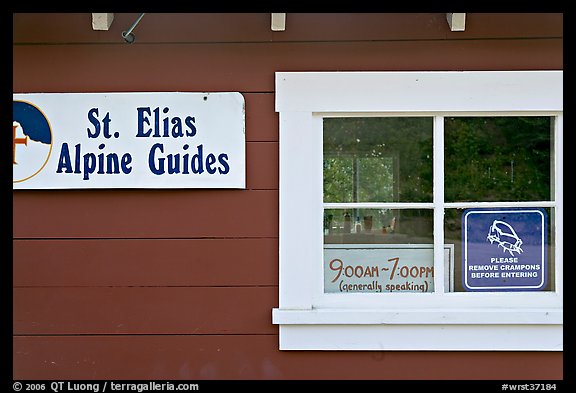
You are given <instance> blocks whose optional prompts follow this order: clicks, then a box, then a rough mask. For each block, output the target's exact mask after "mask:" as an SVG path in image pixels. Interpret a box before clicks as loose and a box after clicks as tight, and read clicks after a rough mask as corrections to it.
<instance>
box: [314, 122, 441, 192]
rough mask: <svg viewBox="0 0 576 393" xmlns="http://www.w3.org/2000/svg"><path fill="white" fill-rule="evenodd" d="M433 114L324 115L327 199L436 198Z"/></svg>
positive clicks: (325, 186)
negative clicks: (330, 116) (327, 116)
mask: <svg viewBox="0 0 576 393" xmlns="http://www.w3.org/2000/svg"><path fill="white" fill-rule="evenodd" d="M432 125H433V123H432V118H428V117H426V118H424V117H415V118H408V117H398V118H395V117H394V118H392V117H390V118H388V117H385V118H383V117H368V118H326V119H324V202H431V201H432Z"/></svg>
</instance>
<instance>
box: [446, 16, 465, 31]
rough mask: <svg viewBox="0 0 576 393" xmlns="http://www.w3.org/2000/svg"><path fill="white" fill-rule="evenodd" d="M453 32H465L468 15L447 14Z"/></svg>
mask: <svg viewBox="0 0 576 393" xmlns="http://www.w3.org/2000/svg"><path fill="white" fill-rule="evenodd" d="M446 19H447V20H448V25H449V26H450V30H451V31H464V30H465V29H466V14H457V13H452V12H449V13H447V14H446Z"/></svg>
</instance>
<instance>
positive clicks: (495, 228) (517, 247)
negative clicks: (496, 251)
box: [486, 220, 523, 256]
mask: <svg viewBox="0 0 576 393" xmlns="http://www.w3.org/2000/svg"><path fill="white" fill-rule="evenodd" d="M486 239H487V240H489V241H490V244H493V243H494V242H496V243H497V244H498V247H502V251H504V252H506V251H508V252H509V253H510V255H512V256H514V253H518V254H521V253H522V252H523V251H522V239H520V238H519V237H518V235H517V234H516V231H514V228H512V226H511V225H510V224H508V223H506V222H504V221H499V220H494V222H492V225H490V231H489V232H488V236H487V238H486Z"/></svg>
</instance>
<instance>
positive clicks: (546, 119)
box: [273, 71, 563, 350]
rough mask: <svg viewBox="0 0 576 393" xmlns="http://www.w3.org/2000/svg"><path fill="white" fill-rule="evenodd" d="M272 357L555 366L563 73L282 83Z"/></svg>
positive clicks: (402, 75) (314, 76) (398, 75)
mask: <svg viewBox="0 0 576 393" xmlns="http://www.w3.org/2000/svg"><path fill="white" fill-rule="evenodd" d="M276 109H277V111H278V112H279V113H280V283H279V284H280V286H279V288H280V289H279V307H278V308H277V309H274V310H273V322H274V323H276V324H279V325H280V349H311V350H312V349H323V350H379V349H382V350H562V260H563V257H562V255H563V254H562V149H561V146H562V134H563V133H562V72H561V71H519V72H517V71H503V72H495V71H485V72H343V73H339V72H328V73H322V72H311V73H290V72H282V73H277V75H276Z"/></svg>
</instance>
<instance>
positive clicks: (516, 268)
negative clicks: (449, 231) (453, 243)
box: [462, 208, 548, 291]
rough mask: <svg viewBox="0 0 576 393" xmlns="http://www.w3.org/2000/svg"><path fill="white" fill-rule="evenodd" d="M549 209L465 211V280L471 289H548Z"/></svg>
mask: <svg viewBox="0 0 576 393" xmlns="http://www.w3.org/2000/svg"><path fill="white" fill-rule="evenodd" d="M547 224H548V218H547V214H546V211H545V210H544V209H536V208H529V209H528V208H518V209H468V210H466V211H464V213H463V214H462V285H463V286H464V288H465V289H466V290H468V291H514V290H522V291H529V290H542V289H543V288H544V287H545V286H546V281H547V275H548V274H547V271H548V232H547Z"/></svg>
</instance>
